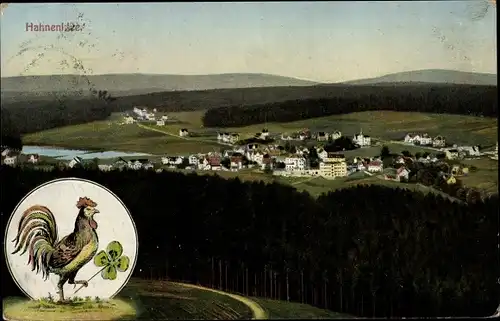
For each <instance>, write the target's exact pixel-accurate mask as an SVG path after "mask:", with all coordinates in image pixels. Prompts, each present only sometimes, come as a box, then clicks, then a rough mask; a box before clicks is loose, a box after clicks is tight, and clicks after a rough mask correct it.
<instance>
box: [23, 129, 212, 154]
mask: <svg viewBox="0 0 500 321" xmlns="http://www.w3.org/2000/svg"><path fill="white" fill-rule="evenodd" d="M23 144H25V145H50V146H59V147H66V148H74V149H85V150H98V151H103V150H106V151H128V152H142V153H149V154H165V153H168V154H171V155H183V154H190V153H198V152H209V151H213V149H214V148H217V150H218V149H220V146H219V145H216V144H213V145H211V144H208V143H200V142H197V141H191V140H185V139H180V138H177V137H173V136H168V135H165V134H164V133H160V132H155V131H152V130H148V129H144V128H140V127H139V126H137V125H136V124H130V125H120V124H118V122H112V121H98V122H92V123H87V124H81V125H74V126H66V127H61V128H57V129H50V130H46V131H42V132H39V133H34V134H28V135H25V136H24V137H23Z"/></svg>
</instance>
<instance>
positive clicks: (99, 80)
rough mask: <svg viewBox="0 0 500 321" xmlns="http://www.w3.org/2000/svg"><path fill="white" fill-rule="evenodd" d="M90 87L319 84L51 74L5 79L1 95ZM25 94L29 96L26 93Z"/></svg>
mask: <svg viewBox="0 0 500 321" xmlns="http://www.w3.org/2000/svg"><path fill="white" fill-rule="evenodd" d="M89 83H90V84H92V85H93V86H95V88H96V89H97V90H107V91H108V92H109V93H110V94H112V95H115V96H128V95H140V94H147V93H154V92H164V91H192V90H208V89H222V88H250V87H282V86H311V85H315V84H317V82H312V81H307V80H300V79H296V78H290V77H282V76H276V75H269V74H243V73H237V74H216V75H192V76H191V75H150V74H109V75H95V76H79V75H50V76H19V77H5V78H2V84H1V89H2V96H3V97H12V96H14V97H15V96H17V95H18V93H19V92H29V93H30V94H32V93H38V96H40V95H41V96H44V93H48V92H49V93H50V92H62V91H64V92H78V91H83V92H88V89H90V85H89ZM23 95H26V94H23Z"/></svg>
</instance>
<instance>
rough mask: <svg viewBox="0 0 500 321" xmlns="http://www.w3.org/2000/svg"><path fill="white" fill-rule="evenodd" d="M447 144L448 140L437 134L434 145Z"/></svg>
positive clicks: (433, 141)
mask: <svg viewBox="0 0 500 321" xmlns="http://www.w3.org/2000/svg"><path fill="white" fill-rule="evenodd" d="M444 146H446V140H445V139H444V137H443V136H439V135H438V136H436V137H434V139H433V140H432V147H444Z"/></svg>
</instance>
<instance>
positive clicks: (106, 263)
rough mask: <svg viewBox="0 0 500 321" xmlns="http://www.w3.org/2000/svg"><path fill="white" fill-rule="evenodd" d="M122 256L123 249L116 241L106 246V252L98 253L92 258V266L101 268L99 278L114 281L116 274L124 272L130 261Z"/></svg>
mask: <svg viewBox="0 0 500 321" xmlns="http://www.w3.org/2000/svg"><path fill="white" fill-rule="evenodd" d="M122 254H123V247H122V245H121V244H120V242H118V241H113V242H110V243H109V244H108V246H107V247H106V251H100V252H99V253H97V255H96V256H95V257H94V264H95V265H96V266H98V267H102V270H101V276H102V278H103V279H105V280H115V279H116V277H117V275H118V272H117V271H120V272H125V271H127V270H128V268H129V265H130V259H129V258H128V256H126V255H122Z"/></svg>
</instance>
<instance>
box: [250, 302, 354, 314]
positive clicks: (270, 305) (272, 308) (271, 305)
mask: <svg viewBox="0 0 500 321" xmlns="http://www.w3.org/2000/svg"><path fill="white" fill-rule="evenodd" d="M251 299H252V300H253V301H255V302H257V303H258V304H259V305H260V306H261V307H262V308H263V309H264V311H266V312H267V314H268V316H269V319H337V318H346V319H349V318H353V317H352V316H349V315H346V314H342V313H337V312H333V311H329V310H323V309H319V308H316V307H313V306H311V305H308V304H301V303H293V302H286V301H278V300H270V299H263V298H251Z"/></svg>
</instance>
